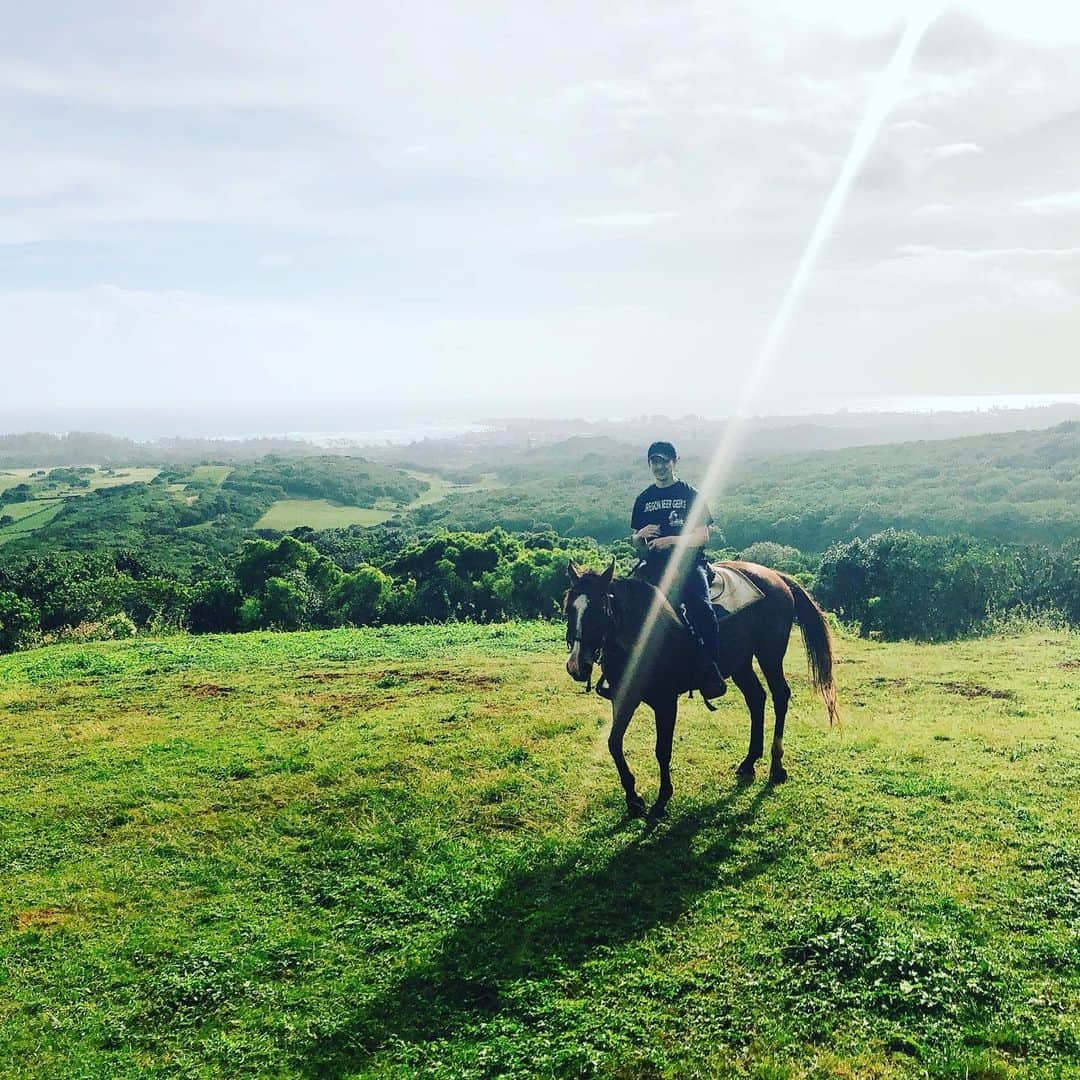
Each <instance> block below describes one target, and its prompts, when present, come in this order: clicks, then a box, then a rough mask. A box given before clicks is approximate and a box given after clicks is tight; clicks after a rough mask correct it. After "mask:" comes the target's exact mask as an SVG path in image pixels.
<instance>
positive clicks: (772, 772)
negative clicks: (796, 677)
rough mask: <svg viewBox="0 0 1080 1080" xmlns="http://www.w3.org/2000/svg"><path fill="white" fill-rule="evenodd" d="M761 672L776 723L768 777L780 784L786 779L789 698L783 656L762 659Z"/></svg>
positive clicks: (789, 688) (789, 693)
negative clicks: (786, 722) (777, 658)
mask: <svg viewBox="0 0 1080 1080" xmlns="http://www.w3.org/2000/svg"><path fill="white" fill-rule="evenodd" d="M758 662H759V663H760V664H761V671H762V674H763V675H764V676H765V681H766V682H767V683H768V684H769V693H770V694H772V703H773V712H774V713H775V714H776V725H775V727H774V728H773V739H772V753H771V755H770V756H771V759H772V760H771V765H770V767H769V779H770V780H771V781H772V782H773V783H774V784H782V783H783V782H784V781H785V780H786V779H787V770H786V769H785V768H784V766H783V760H784V721H785V720H786V719H787V708H788V702H789V701H790V700H791V687H790V686H788V681H787V679H785V678H784V661H783V657H781V658H780V659H779V660H774V659H773V658H772V657H770V658H769V659H768V660H765V661H762V659H761V657H760V656H759V657H758Z"/></svg>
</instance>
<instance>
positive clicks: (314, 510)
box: [255, 499, 394, 531]
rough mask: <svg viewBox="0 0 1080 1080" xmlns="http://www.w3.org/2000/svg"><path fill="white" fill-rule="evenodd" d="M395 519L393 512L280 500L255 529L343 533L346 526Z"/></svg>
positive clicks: (323, 503) (306, 500) (319, 501)
mask: <svg viewBox="0 0 1080 1080" xmlns="http://www.w3.org/2000/svg"><path fill="white" fill-rule="evenodd" d="M393 516H394V514H393V511H390V510H372V509H369V508H367V507H363V506H339V505H337V504H336V503H332V502H328V501H327V500H326V499H279V500H278V501H277V502H275V503H274V504H273V505H272V506H271V507H270V508H269V509H268V510H267V511H266V513H265V514H263V516H262V517H261V518H259V520H258V521H256V522H255V528H256V529H280V530H282V531H287V530H289V529H295V528H298V527H299V526H301V525H308V526H310V527H311V528H313V529H341V528H345V526H347V525H378V524H379V523H380V522H383V521H386V520H387V518H391V517H393Z"/></svg>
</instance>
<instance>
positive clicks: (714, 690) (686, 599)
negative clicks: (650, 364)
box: [630, 441, 726, 699]
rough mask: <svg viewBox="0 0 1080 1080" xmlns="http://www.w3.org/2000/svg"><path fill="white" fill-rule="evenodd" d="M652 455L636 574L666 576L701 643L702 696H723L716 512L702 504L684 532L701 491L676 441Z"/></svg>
mask: <svg viewBox="0 0 1080 1080" xmlns="http://www.w3.org/2000/svg"><path fill="white" fill-rule="evenodd" d="M647 457H648V461H649V468H650V469H652V474H653V481H654V482H653V483H652V484H650V485H649V487H647V488H646V489H645V490H644V491H643V492H642V493H641V494H640V495H639V496H638V497H637V499H636V500H635V501H634V510H633V513H632V514H631V517H630V528H631V529H633V536H632V540H633V543H634V548H635V550H636V551H637V553H638V555H639V556H640V557H641V559H642V560H643V562H642V564H641V565H640V569H639V570H638V572H637V576H639V577H641V578H643V579H644V580H646V581H648V582H649V583H650V584H652V585H656V586H657V587H661V582H663V586H662V587H663V588H664V589H665V590H666V594H667V598H668V600H669V601H670V602H671V605H672V607H673V608H675V609H676V610H678V608H679V604H680V603H681V604H682V606H683V608H684V610H685V611H686V617H687V619H688V620H689V622H690V626H691V629H692V630H693V633H694V636H695V638H696V639H697V640H698V642H699V643H700V645H701V653H702V655H701V664H700V668H701V676H700V680H699V689H700V691H701V696H702V697H704V698H706V699H708V698H715V697H720V696H721V695H722V694H723V693H724V691H725V689H726V686H725V684H724V676H723V673H722V672H721V671H720V668H719V666H718V664H717V659H718V657H719V651H720V649H719V645H720V642H719V636H718V629H717V625H716V616H715V613H714V610H713V605H712V602H711V600H710V598H709V578H708V572H707V569H706V567H707V563H706V560H705V551H704V548H705V545H706V544H707V543H708V542H709V526H710V525H711V524H712V523H713V519H712V515H711V514H710V513H709V509H708V507H707V506H704V507H702V511H703V513H702V515H701V524H700V525H698V527H697V528H695V529H694V530H693V531H692V532H690V533H689V534H687V535H685V536H684V535H683V527H684V526H685V524H686V522H687V520H688V519H689V518H690V515H691V513H692V512H693V509H694V503H695V500H697V498H698V492H697V491H696V490H695V489H694V488H692V487H691V486H690V485H689V484H688V483H686V482H685V481H684V480H680V479H679V478H678V477H677V476H676V475H675V467H676V466H677V465H678V462H679V455H678V454H677V453H676V451H675V447H674V446H673V445H672V444H671V443H669V442H665V441H660V442H654V443H653V444H652V445H651V446H650V447H649V450H648V454H647ZM672 560H677V562H676V563H675V564H674V565H673V563H672Z"/></svg>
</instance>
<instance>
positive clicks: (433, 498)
mask: <svg viewBox="0 0 1080 1080" xmlns="http://www.w3.org/2000/svg"><path fill="white" fill-rule="evenodd" d="M405 471H406V472H407V473H408V474H409V476H411V477H413V479H415V480H426V481H427V482H428V484H429V485H430V486H429V487H428V488H427V490H426V491H424V492H421V494H420V495H418V496H417V497H416V498H415V499H413V501H412V502H411V503H409V504H408V506H407V507H406V509H407V510H415V509H416V508H417V507H418V506H429V505H430V504H431V503H437V502H441V501H442V500H443V499H445V498H446V497H447V496H448V495H463V494H466V493H468V492H471V491H493V490H495V489H496V488H502V487H505V486H506V485H505V484H503V483H501V482H500V481H499V480H498V479H497V478H496V477H495V475H494V473H491V474H485V475H484V476H482V477H481V478H480V479H479V480H477V481H476V483H473V484H454V483H452V482H451V481H449V480H447V479H446V478H445V477H442V476H438V475H437V474H436V473H427V472H416V471H414V470H412V469H406V470H405Z"/></svg>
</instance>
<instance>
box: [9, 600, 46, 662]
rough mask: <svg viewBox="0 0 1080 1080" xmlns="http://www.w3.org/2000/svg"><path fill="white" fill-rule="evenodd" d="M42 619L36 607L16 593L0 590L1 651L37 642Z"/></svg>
mask: <svg viewBox="0 0 1080 1080" xmlns="http://www.w3.org/2000/svg"><path fill="white" fill-rule="evenodd" d="M40 634H41V621H40V619H39V618H38V613H37V612H36V611H35V610H34V608H33V607H32V606H31V605H30V604H29V603H27V601H25V600H23V599H22V597H20V596H16V595H15V593H12V592H7V591H0V653H8V652H14V651H15V650H16V649H23V648H27V647H29V646H31V645H33V644H35V643H36V642H37V640H38V638H39V636H40Z"/></svg>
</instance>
